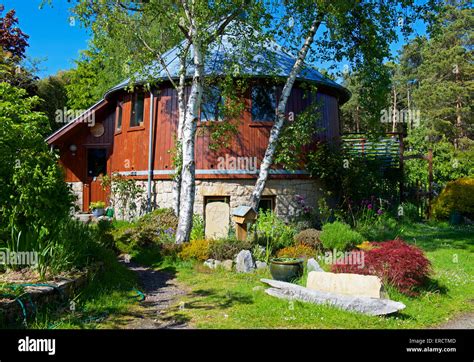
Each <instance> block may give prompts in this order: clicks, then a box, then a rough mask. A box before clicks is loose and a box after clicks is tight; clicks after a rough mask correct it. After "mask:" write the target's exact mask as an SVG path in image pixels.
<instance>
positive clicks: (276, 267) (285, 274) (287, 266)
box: [270, 258, 304, 282]
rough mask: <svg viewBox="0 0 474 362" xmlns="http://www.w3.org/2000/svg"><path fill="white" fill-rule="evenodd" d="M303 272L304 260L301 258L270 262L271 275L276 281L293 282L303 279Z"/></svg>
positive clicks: (278, 259) (279, 259)
mask: <svg viewBox="0 0 474 362" xmlns="http://www.w3.org/2000/svg"><path fill="white" fill-rule="evenodd" d="M303 270H304V267H303V259H300V258H273V259H272V260H270V273H271V274H272V277H273V279H275V280H280V281H282V282H291V281H292V280H294V279H298V278H301V277H302V276H303Z"/></svg>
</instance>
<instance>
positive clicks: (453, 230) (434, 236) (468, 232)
mask: <svg viewBox="0 0 474 362" xmlns="http://www.w3.org/2000/svg"><path fill="white" fill-rule="evenodd" d="M473 235H474V228H473V227H471V226H447V225H443V226H439V227H435V226H432V225H429V224H418V225H417V227H415V229H412V230H410V229H409V230H407V232H406V233H404V235H402V238H404V240H405V241H407V242H410V243H415V244H416V245H417V246H419V247H421V248H422V249H423V250H425V251H435V250H438V249H462V250H469V251H472V252H474V236H473Z"/></svg>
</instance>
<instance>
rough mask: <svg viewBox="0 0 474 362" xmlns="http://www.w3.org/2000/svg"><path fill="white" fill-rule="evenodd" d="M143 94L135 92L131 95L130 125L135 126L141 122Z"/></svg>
mask: <svg viewBox="0 0 474 362" xmlns="http://www.w3.org/2000/svg"><path fill="white" fill-rule="evenodd" d="M144 103H145V95H144V94H143V92H136V93H134V95H133V97H132V112H131V114H130V127H137V126H140V125H141V124H142V123H143V108H144Z"/></svg>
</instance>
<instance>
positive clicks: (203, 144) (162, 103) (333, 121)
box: [111, 87, 339, 179]
mask: <svg viewBox="0 0 474 362" xmlns="http://www.w3.org/2000/svg"><path fill="white" fill-rule="evenodd" d="M303 92H304V91H303V90H302V89H299V88H295V89H293V91H292V93H291V96H290V98H289V101H288V107H287V112H293V113H295V114H297V113H299V112H301V111H302V110H303V109H304V108H306V107H307V106H308V105H309V104H310V103H311V102H314V101H317V102H320V103H321V118H320V125H319V126H320V127H322V128H324V130H323V131H321V132H320V133H319V135H318V137H319V138H320V139H327V140H332V139H335V138H338V137H339V114H338V112H339V110H338V99H337V97H336V96H334V95H330V94H326V93H318V94H317V96H316V99H314V98H315V97H313V99H312V100H311V99H310V98H308V97H304V96H303ZM122 96H123V95H122ZM119 97H121V96H120V95H119ZM242 98H243V102H244V105H245V107H244V111H243V112H242V115H241V117H240V118H239V119H236V120H234V121H233V122H234V124H236V125H237V133H236V134H235V135H232V137H231V140H230V142H229V145H228V146H227V147H221V148H220V149H218V150H216V151H214V150H212V147H211V146H212V142H213V141H212V140H211V137H210V133H211V132H210V128H209V125H210V124H211V123H213V122H203V123H201V122H198V129H197V134H196V147H195V148H196V153H195V159H196V169H197V170H211V171H212V170H216V169H217V168H218V166H219V157H226V156H228V157H235V158H238V157H249V158H254V157H255V158H256V159H257V160H258V162H260V160H261V159H262V158H263V155H264V154H265V150H266V147H267V144H268V137H269V134H270V130H271V127H272V125H273V122H253V121H252V120H251V112H250V109H251V99H250V91H248V92H247V94H245V95H243V97H242ZM119 99H120V100H121V101H123V105H124V106H123V118H122V129H121V130H120V131H117V130H116V131H115V133H114V146H113V154H112V157H111V171H112V172H122V173H125V174H127V175H130V174H133V173H134V172H143V171H146V170H148V146H149V132H150V125H149V106H150V104H149V101H150V98H149V95H147V96H146V97H145V102H144V104H145V105H144V123H143V125H142V126H141V127H135V128H130V127H129V122H130V113H131V96H130V95H125V96H123V98H119ZM154 109H155V112H154V118H153V127H154V130H153V139H154V144H153V145H154V150H153V169H154V170H157V171H159V172H158V173H156V174H155V176H154V179H170V178H171V176H170V174H171V173H172V171H173V161H172V159H173V151H174V146H175V134H176V129H177V123H178V99H177V92H176V90H175V89H173V88H169V87H162V88H161V89H160V91H159V92H158V94H157V96H156V97H155V104H154ZM115 118H116V116H115ZM115 122H117V120H116V119H115ZM196 177H197V178H198V179H221V178H223V176H222V175H219V174H215V173H212V172H211V173H206V174H204V173H198V174H197V176H196ZM224 178H228V177H224ZM231 178H254V176H250V177H249V176H248V175H234V176H232V177H231ZM290 178H291V177H290Z"/></svg>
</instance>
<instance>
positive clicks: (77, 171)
mask: <svg viewBox="0 0 474 362" xmlns="http://www.w3.org/2000/svg"><path fill="white" fill-rule="evenodd" d="M229 49H230V48H229V43H228V42H226V38H225V36H223V37H222V39H221V41H220V42H219V43H218V45H216V46H215V47H213V48H212V49H211V51H210V52H209V54H208V56H207V59H208V63H206V67H205V74H206V75H209V76H217V77H219V75H222V73H223V72H224V70H223V69H224V66H223V63H224V59H225V56H226V54H227V52H229V51H231V50H229ZM176 51H177V50H176V49H173V50H171V51H169V52H168V53H166V54H165V55H164V58H165V61H166V62H167V63H168V68H169V70H170V71H171V73H172V75H173V76H176V77H178V69H179V60H178V59H177V57H176ZM268 51H269V52H271V56H272V57H273V61H272V65H271V72H268V73H267V72H266V71H265V69H270V67H268V64H265V62H266V60H265V59H266V58H265V57H262V56H258V57H256V58H255V59H256V60H255V64H253V66H252V67H250V66H248V67H245V66H243V67H241V68H243V69H240V70H239V75H238V76H239V77H245V79H246V80H247V84H248V87H247V89H246V91H245V92H244V94H243V95H242V102H243V103H244V105H245V107H244V110H243V112H242V114H241V116H240V119H238V120H237V121H238V134H237V135H235V136H234V137H233V138H232V140H231V142H230V144H229V145H228V147H225V148H223V149H220V150H218V151H212V150H210V148H209V143H210V142H211V139H210V136H209V132H206V127H207V126H208V125H209V124H210V122H215V121H216V120H215V119H214V118H216V117H214V115H215V114H216V113H215V112H214V108H213V107H215V106H216V99H217V102H220V101H222V99H220V97H219V88H218V86H217V87H212V89H211V88H209V89H206V90H205V93H204V100H203V105H202V107H201V115H200V119H199V122H198V131H197V139H196V201H195V212H196V213H198V214H205V208H206V205H207V204H209V203H211V202H216V201H220V202H223V203H226V204H228V205H229V207H230V208H234V207H237V206H239V205H245V204H248V199H249V196H250V194H251V192H252V188H253V185H254V183H255V179H256V177H257V174H258V169H259V166H260V161H261V159H262V157H263V155H264V152H265V149H266V147H267V143H268V136H269V132H270V129H271V127H272V124H273V122H274V117H275V108H276V102H277V99H278V93H279V91H281V86H280V85H276V86H275V84H274V83H272V82H273V81H274V80H275V79H278V78H279V77H280V78H281V79H282V80H283V81H284V80H285V77H286V76H287V75H288V74H289V72H290V70H291V67H292V65H293V63H294V59H293V58H292V57H291V56H289V55H288V54H286V53H285V52H284V51H283V50H282V49H281V47H279V46H278V45H276V44H272V45H271V46H270V47H268ZM262 58H263V59H262ZM152 68H153V67H152ZM153 71H154V73H153V77H154V79H156V80H158V81H159V82H157V83H156V85H155V86H154V88H153V89H152V91H144V90H143V87H140V82H137V83H138V84H136V87H135V88H134V91H132V92H130V91H128V90H126V88H127V86H128V85H129V80H126V81H124V82H122V83H121V84H118V85H117V86H115V87H113V88H112V89H110V90H109V91H108V92H107V93H106V94H105V95H104V98H103V99H101V100H99V101H98V102H97V103H96V104H95V105H93V106H92V107H91V108H90V110H89V111H88V112H86V113H85V114H84V115H82V116H80V117H78V118H77V119H75V120H74V121H73V122H70V123H68V124H67V125H65V126H64V127H62V128H61V129H59V130H58V131H56V132H55V133H53V134H52V135H51V136H49V137H48V138H47V142H48V143H49V144H50V145H51V146H52V147H54V148H56V149H57V150H58V151H59V154H60V162H61V164H62V165H63V167H64V169H65V174H66V181H67V182H68V183H70V184H71V186H72V189H73V191H74V192H75V193H76V195H77V196H78V201H77V203H78V206H79V207H80V208H81V209H82V210H83V211H88V210H89V204H90V202H92V201H98V200H103V201H106V202H107V203H110V201H111V200H110V198H109V195H108V194H107V192H106V191H104V190H103V188H102V187H101V183H100V176H101V175H105V174H108V175H110V174H112V173H114V174H120V175H122V176H123V177H129V178H134V179H137V180H139V182H140V184H141V185H142V188H143V195H141V196H140V198H139V200H138V202H139V203H140V208H139V212H140V213H143V212H145V210H146V205H147V202H148V201H150V202H151V204H152V205H153V207H160V208H163V207H171V206H172V197H173V195H172V177H173V173H174V168H173V163H172V154H171V153H170V150H172V149H173V146H174V135H175V132H176V128H177V123H178V102H177V92H176V90H175V89H174V88H173V87H172V86H171V84H170V82H169V81H168V79H167V77H166V73H165V72H164V71H163V70H162V69H160V67H159V66H156V67H154V69H153ZM188 72H189V76H191V75H192V69H188ZM270 73H271V74H270ZM270 79H271V80H273V81H269V80H270ZM303 82H304V83H308V82H309V83H312V84H314V85H316V86H317V87H318V91H317V94H312V95H311V96H308V97H306V96H304V94H305V92H306V90H304V89H302V88H303V87H302V84H303ZM349 96H350V94H349V92H348V91H347V90H346V89H345V88H343V87H342V86H340V85H338V84H337V83H335V82H333V81H332V80H330V79H328V78H325V77H324V76H322V75H321V74H320V73H319V72H318V71H316V70H315V69H313V68H311V67H309V66H307V67H305V68H304V69H303V71H302V72H301V73H300V77H299V78H298V80H297V82H296V84H295V87H294V89H293V91H292V93H291V96H290V99H289V102H288V107H287V111H288V112H294V113H298V112H300V111H302V110H303V109H304V108H305V107H307V106H308V105H309V104H310V103H311V102H315V101H317V102H319V104H320V105H321V106H320V110H321V117H320V125H319V126H320V127H321V128H322V131H321V133H320V134H319V137H320V138H323V139H327V140H333V139H338V138H339V136H340V125H339V106H340V105H341V104H342V103H343V102H345V101H347V100H348V98H349ZM91 114H92V115H93V120H91V119H88V118H87V117H88V116H90V115H91ZM217 117H218V116H217ZM217 121H219V120H217ZM150 151H151V152H150ZM149 165H152V168H151V169H150V168H149ZM149 178H150V181H151V182H150V183H149V182H148V179H149ZM148 184H151V190H150V193H148V190H147V187H148ZM318 189H319V188H318V181H317V180H314V179H311V178H310V177H309V176H308V174H307V172H306V171H305V170H297V171H293V172H289V171H286V170H283V169H279V168H274V169H273V170H272V172H271V176H270V179H269V181H268V182H267V187H266V189H265V191H264V196H263V198H262V201H261V204H260V206H261V208H264V209H273V210H274V211H275V212H276V213H277V214H278V215H280V216H284V217H289V216H291V215H292V214H293V213H294V212H296V209H297V203H296V200H295V195H301V196H303V197H305V198H306V199H307V202H309V203H315V202H316V200H317V196H318ZM149 194H150V195H151V200H147V198H148V195H149Z"/></svg>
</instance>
